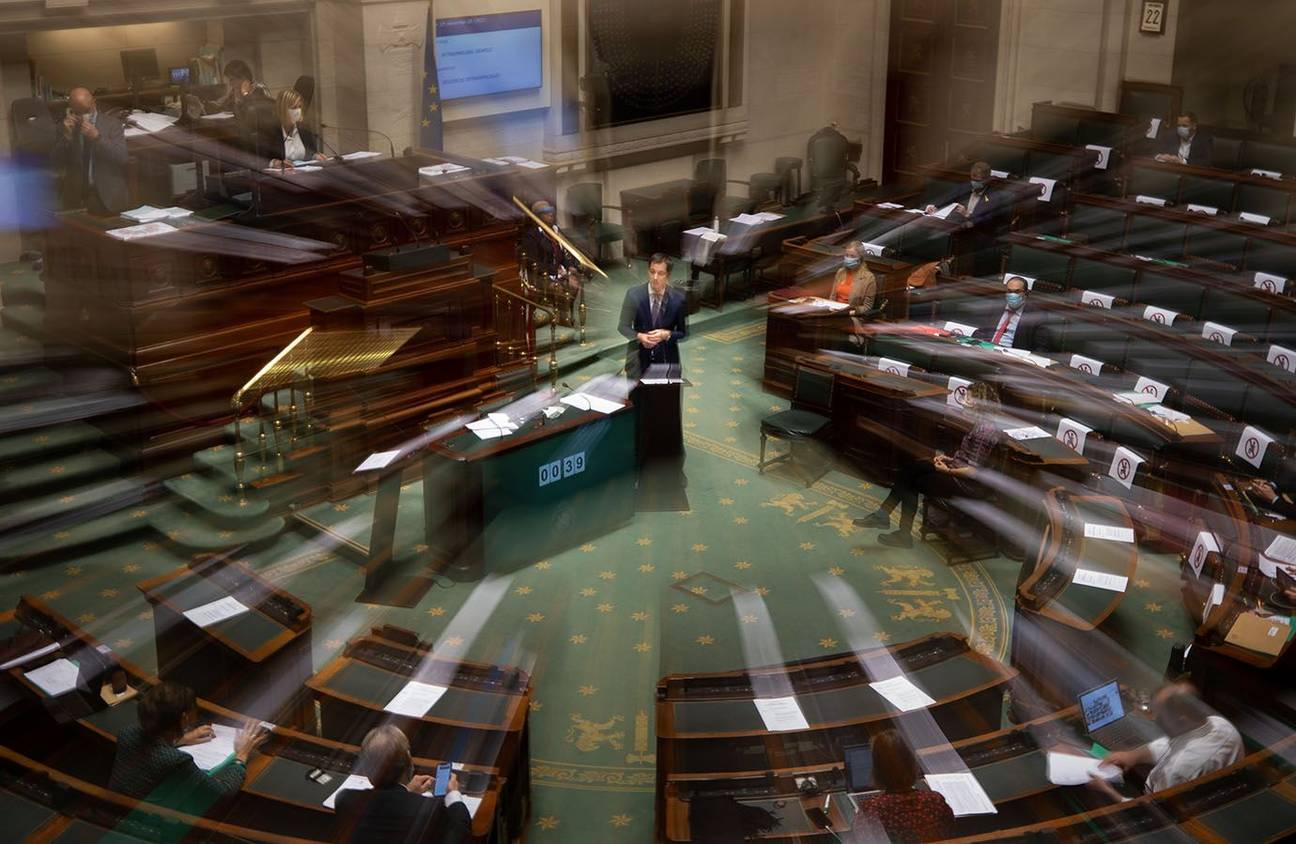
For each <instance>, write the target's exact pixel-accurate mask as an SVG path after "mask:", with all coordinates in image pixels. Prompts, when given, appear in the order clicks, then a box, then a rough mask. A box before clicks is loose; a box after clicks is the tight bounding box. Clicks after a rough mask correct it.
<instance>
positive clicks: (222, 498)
mask: <svg viewBox="0 0 1296 844" xmlns="http://www.w3.org/2000/svg"><path fill="white" fill-rule="evenodd" d="M216 500H217V501H219V502H220V503H222V504H228V503H230V502H231V501H233V500H234V496H232V495H218V496H216Z"/></svg>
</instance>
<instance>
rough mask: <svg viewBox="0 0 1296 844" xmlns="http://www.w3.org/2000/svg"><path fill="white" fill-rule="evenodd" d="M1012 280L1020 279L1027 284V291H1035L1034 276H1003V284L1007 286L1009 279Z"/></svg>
mask: <svg viewBox="0 0 1296 844" xmlns="http://www.w3.org/2000/svg"><path fill="white" fill-rule="evenodd" d="M1010 278H1020V279H1021V280H1022V281H1024V282H1026V289H1027V290H1034V289H1035V278H1034V276H1029V275H1022V274H1021V273H1004V274H1003V283H1004V284H1007V283H1008V279H1010Z"/></svg>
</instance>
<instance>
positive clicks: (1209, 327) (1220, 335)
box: [1202, 322, 1237, 346]
mask: <svg viewBox="0 0 1296 844" xmlns="http://www.w3.org/2000/svg"><path fill="white" fill-rule="evenodd" d="M1236 333H1237V329H1236V328H1229V327H1228V326H1227V325H1220V324H1219V323H1218V322H1207V323H1205V324H1204V325H1202V337H1204V338H1206V339H1207V340H1210V341H1211V342H1213V343H1223V344H1224V345H1225V346H1232V345H1233V335H1234V334H1236Z"/></svg>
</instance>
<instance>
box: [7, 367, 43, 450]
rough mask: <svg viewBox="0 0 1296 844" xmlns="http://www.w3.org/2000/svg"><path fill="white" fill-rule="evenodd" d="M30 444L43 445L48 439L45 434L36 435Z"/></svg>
mask: <svg viewBox="0 0 1296 844" xmlns="http://www.w3.org/2000/svg"><path fill="white" fill-rule="evenodd" d="M10 383H12V382H10ZM32 442H34V443H36V444H37V445H44V444H45V443H47V442H49V437H47V436H46V435H45V434H37V435H36V436H34V437H32Z"/></svg>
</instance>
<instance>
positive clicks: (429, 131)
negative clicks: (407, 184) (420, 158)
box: [418, 8, 441, 149]
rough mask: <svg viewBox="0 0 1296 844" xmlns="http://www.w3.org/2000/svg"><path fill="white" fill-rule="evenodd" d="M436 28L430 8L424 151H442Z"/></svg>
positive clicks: (426, 38)
mask: <svg viewBox="0 0 1296 844" xmlns="http://www.w3.org/2000/svg"><path fill="white" fill-rule="evenodd" d="M434 26H435V23H434V22H433V20H432V9H431V8H429V9H428V15H427V35H426V36H424V38H423V88H422V91H423V93H422V97H421V99H422V105H421V107H420V108H419V131H418V145H419V146H420V147H422V148H423V149H441V88H440V86H439V84H438V83H437V68H436V29H434Z"/></svg>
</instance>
